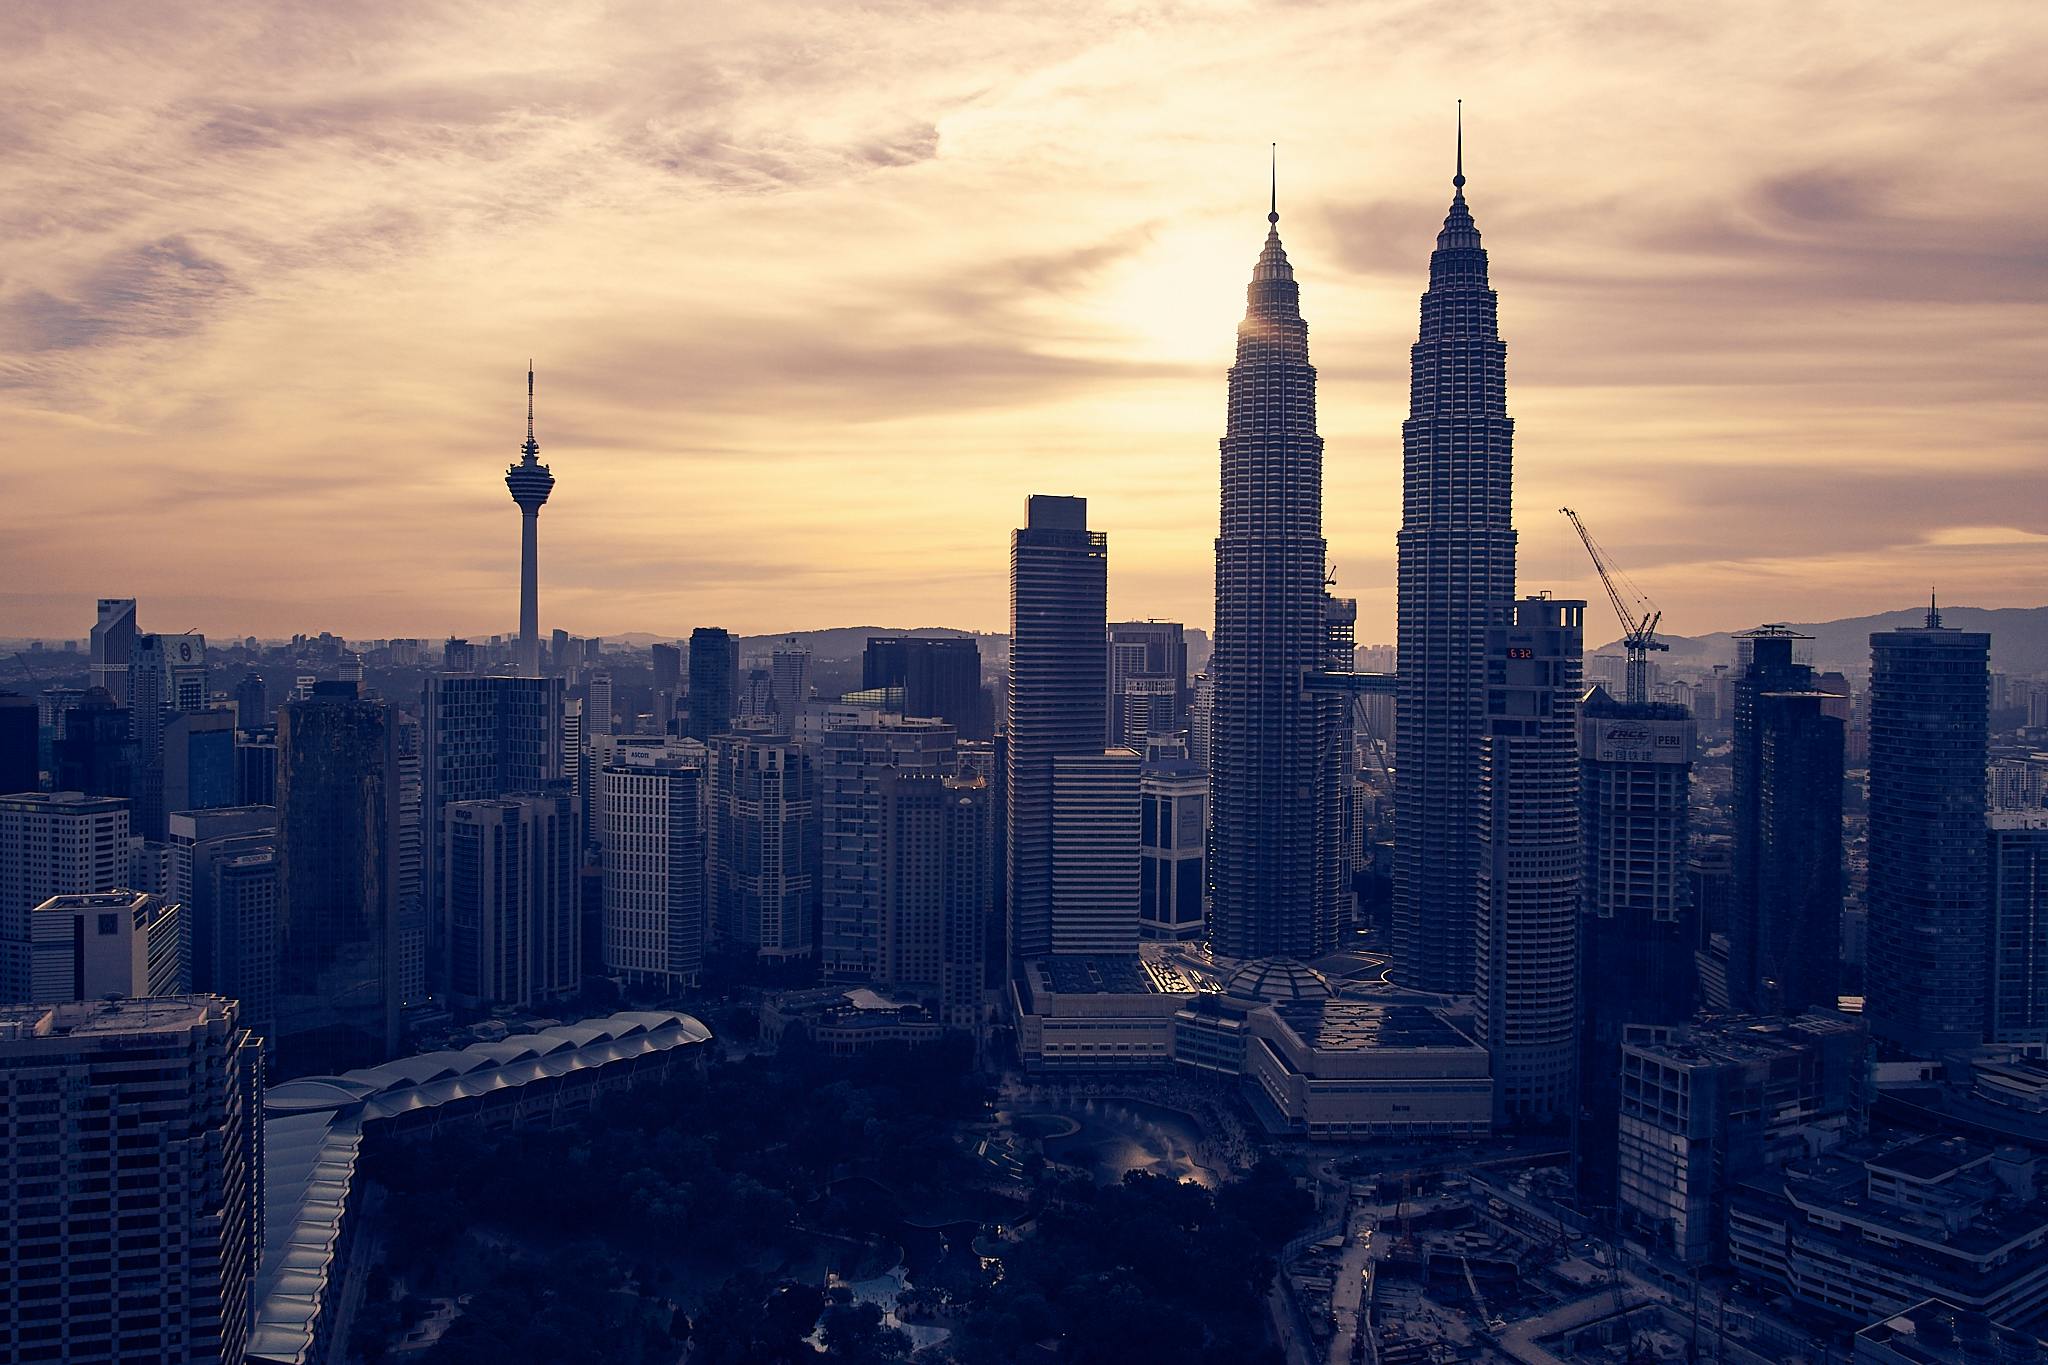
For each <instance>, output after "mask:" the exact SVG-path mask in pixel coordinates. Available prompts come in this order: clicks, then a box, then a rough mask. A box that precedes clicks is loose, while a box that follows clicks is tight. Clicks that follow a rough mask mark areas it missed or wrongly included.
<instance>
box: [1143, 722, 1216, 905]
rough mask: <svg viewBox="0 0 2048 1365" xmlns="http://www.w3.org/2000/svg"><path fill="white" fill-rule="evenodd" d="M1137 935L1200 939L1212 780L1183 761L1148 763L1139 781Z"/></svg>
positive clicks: (1193, 764)
mask: <svg viewBox="0 0 2048 1365" xmlns="http://www.w3.org/2000/svg"><path fill="white" fill-rule="evenodd" d="M1138 812H1139V813H1138V860H1139V861H1138V933H1139V935H1140V936H1141V937H1143V938H1149V939H1196V938H1200V937H1201V936H1202V927H1203V916H1202V907H1203V902H1204V897H1205V896H1206V894H1207V891H1208V879H1207V877H1206V876H1205V875H1204V873H1203V865H1204V854H1205V852H1206V850H1207V844H1208V829H1209V775H1208V774H1207V773H1205V772H1203V771H1202V767H1201V765H1200V764H1198V763H1196V762H1194V761H1193V760H1192V759H1188V758H1184V757H1175V756H1168V757H1160V758H1148V759H1147V760H1146V761H1145V766H1144V768H1143V769H1142V770H1141V771H1140V773H1139V775H1138Z"/></svg>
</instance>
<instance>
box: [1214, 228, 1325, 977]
mask: <svg viewBox="0 0 2048 1365" xmlns="http://www.w3.org/2000/svg"><path fill="white" fill-rule="evenodd" d="M1266 221H1267V224H1268V227H1267V230H1266V244H1265V249H1264V250H1263V251H1261V252H1260V253H1259V259H1258V264H1257V265H1256V266H1254V267H1253V269H1252V279H1251V283H1250V284H1249V285H1248V286H1247V287H1246V289H1245V315H1244V321H1242V322H1240V323H1239V324H1238V327H1237V360H1236V363H1235V364H1234V365H1233V366H1231V369H1230V401H1229V410H1228V416H1227V420H1226V424H1225V428H1224V436H1223V439H1222V441H1221V442H1220V446H1221V450H1222V477H1223V485H1222V486H1223V496H1222V516H1221V521H1220V525H1219V530H1218V533H1217V536H1216V639H1215V653H1214V654H1213V655H1211V656H1210V659H1209V677H1210V683H1211V686H1212V688H1213V695H1214V710H1213V713H1212V715H1211V719H1210V739H1209V771H1210V793H1211V795H1210V817H1211V821H1212V842H1211V854H1210V859H1209V882H1210V897H1209V947H1210V949H1211V951H1213V952H1215V953H1216V954H1218V955H1219V956H1222V957H1229V958H1262V957H1287V958H1313V957H1318V956H1321V955H1322V954H1323V953H1325V952H1327V951H1329V949H1330V948H1331V947H1333V946H1334V945H1335V943H1336V938H1337V928H1338V925H1337V921H1338V910H1339V907H1340V905H1341V896H1342V887H1341V885H1340V882H1341V876H1340V869H1339V858H1338V852H1339V849H1338V838H1337V835H1338V825H1339V822H1340V820H1341V812H1340V810H1339V802H1340V801H1341V793H1340V791H1339V790H1338V787H1337V784H1336V781H1335V775H1334V772H1333V766H1332V765H1333V764H1335V763H1336V762H1337V758H1338V756H1337V752H1336V747H1337V728H1338V724H1339V721H1340V720H1341V716H1342V710H1343V706H1344V703H1343V702H1342V700H1341V699H1339V698H1338V697H1336V696H1333V695H1329V694H1325V693H1318V692H1310V691H1308V690H1307V689H1306V688H1305V687H1304V685H1303V680H1304V679H1305V678H1306V677H1307V676H1308V675H1309V674H1312V673H1316V672H1320V671H1321V670H1322V669H1323V668H1324V666H1325V664H1326V648H1325V647H1326V643H1327V628H1326V623H1325V620H1324V607H1325V594H1324V591H1323V579H1324V566H1325V555H1324V551H1325V545H1324V542H1323V438H1322V437H1321V436H1319V435H1317V434H1316V372H1315V369H1314V368H1313V367H1312V366H1311V365H1310V364H1309V363H1308V324H1307V323H1306V322H1304V321H1302V317H1301V308H1300V300H1301V291H1300V287H1299V286H1298V285H1297V284H1296V283H1295V280H1294V268H1293V267H1292V266H1291V265H1289V264H1288V261H1287V252H1286V250H1285V249H1284V248H1283V247H1282V246H1281V245H1280V228H1279V223H1280V213H1279V205H1278V200H1277V194H1276V198H1275V202H1274V204H1273V206H1272V208H1271V210H1270V211H1269V212H1268V213H1267V215H1266Z"/></svg>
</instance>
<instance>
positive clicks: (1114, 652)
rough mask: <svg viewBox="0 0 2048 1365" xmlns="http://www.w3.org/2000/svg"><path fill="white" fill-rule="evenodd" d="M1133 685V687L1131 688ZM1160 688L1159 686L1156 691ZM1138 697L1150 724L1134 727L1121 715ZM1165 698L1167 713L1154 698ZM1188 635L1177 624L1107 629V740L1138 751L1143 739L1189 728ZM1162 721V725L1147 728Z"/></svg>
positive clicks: (1117, 624)
mask: <svg viewBox="0 0 2048 1365" xmlns="http://www.w3.org/2000/svg"><path fill="white" fill-rule="evenodd" d="M1134 684H1135V686H1134ZM1156 684H1164V686H1163V687H1158V686H1155V685H1156ZM1134 693H1135V694H1136V696H1137V697H1138V698H1140V700H1139V701H1138V702H1137V703H1136V705H1137V706H1139V707H1141V708H1143V709H1144V710H1145V711H1146V713H1147V714H1146V715H1145V716H1144V717H1143V719H1144V720H1146V721H1147V722H1148V723H1147V724H1145V725H1143V726H1138V727H1134V726H1133V724H1132V723H1131V718H1130V717H1128V716H1126V714H1125V711H1126V708H1127V707H1128V706H1130V705H1131V703H1130V702H1129V701H1127V698H1129V697H1130V696H1131V695H1132V694H1134ZM1162 694H1163V695H1164V697H1165V699H1166V705H1165V707H1164V711H1165V714H1164V715H1163V716H1162V715H1160V714H1159V711H1160V709H1161V708H1159V707H1158V706H1157V705H1156V704H1155V703H1154V702H1153V698H1155V697H1158V696H1160V695H1162ZM1190 699H1191V693H1190V692H1189V689H1188V642H1187V632H1186V630H1185V628H1184V627H1183V626H1182V625H1181V623H1180V622H1178V621H1118V622H1115V623H1113V624H1112V625H1111V626H1110V628H1109V737H1110V740H1111V741H1112V742H1114V743H1117V744H1128V745H1130V746H1131V747H1132V748H1142V747H1143V745H1144V742H1145V738H1146V736H1147V735H1160V734H1165V733H1167V732H1168V731H1171V730H1178V729H1180V728H1181V727H1183V726H1184V725H1186V724H1187V712H1188V702H1189V700H1190ZM1149 722H1163V723H1156V724H1155V723H1149Z"/></svg>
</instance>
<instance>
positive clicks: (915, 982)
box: [876, 768, 992, 1031]
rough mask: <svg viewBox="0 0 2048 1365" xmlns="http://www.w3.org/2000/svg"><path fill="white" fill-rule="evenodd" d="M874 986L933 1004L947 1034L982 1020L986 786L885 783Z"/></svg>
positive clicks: (944, 780)
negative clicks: (878, 929)
mask: <svg viewBox="0 0 2048 1365" xmlns="http://www.w3.org/2000/svg"><path fill="white" fill-rule="evenodd" d="M881 797H882V800H881V821H880V823H881V834H882V848H881V859H880V868H881V879H880V880H881V905H882V914H881V922H880V935H879V942H878V944H877V949H876V959H877V963H878V971H877V973H876V977H877V980H878V981H880V982H881V984H883V985H885V986H888V987H890V988H892V989H896V990H903V991H913V992H916V993H917V994H919V995H921V996H923V997H924V998H925V999H926V1000H928V1001H929V1002H930V1003H931V1006H932V1013H933V1014H934V1015H935V1016H936V1017H937V1018H938V1019H939V1021H940V1022H941V1023H943V1024H945V1025H946V1026H947V1027H948V1028H960V1029H969V1030H977V1031H978V1028H979V1025H980V1021H981V1003H982V970H983V965H982V964H983V958H982V953H983V934H984V932H985V926H986V924H987V921H988V916H989V906H990V897H991V892H992V883H991V881H990V868H989V850H990V839H989V808H988V784H987V783H986V782H984V781H983V780H982V779H980V778H968V777H954V776H949V775H947V774H944V773H939V772H933V771H919V770H914V769H900V768H899V769H892V770H891V771H889V772H888V773H887V774H886V775H885V776H884V778H883V779H882V783H881Z"/></svg>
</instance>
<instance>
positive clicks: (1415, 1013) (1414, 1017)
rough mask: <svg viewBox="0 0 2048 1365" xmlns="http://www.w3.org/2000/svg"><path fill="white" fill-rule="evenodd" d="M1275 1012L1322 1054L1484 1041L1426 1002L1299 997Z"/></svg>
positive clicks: (1465, 1046) (1464, 1046) (1468, 1045)
mask: <svg viewBox="0 0 2048 1365" xmlns="http://www.w3.org/2000/svg"><path fill="white" fill-rule="evenodd" d="M1271 1008H1272V1010H1273V1013H1274V1015H1275V1016H1277V1017H1278V1018H1279V1020H1280V1022H1281V1023H1283V1024H1285V1025H1286V1026H1287V1027H1288V1029H1289V1030H1290V1031H1292V1032H1293V1033H1294V1034H1295V1036H1297V1037H1299V1038H1300V1039H1301V1040H1302V1041H1303V1042H1304V1043H1306V1044H1308V1045H1309V1046H1310V1047H1312V1048H1314V1049H1315V1050H1316V1051H1318V1052H1371V1051H1383V1050H1385V1049H1388V1048H1449V1049H1453V1050H1456V1051H1460V1052H1465V1051H1471V1050H1473V1049H1475V1048H1477V1047H1478V1046H1479V1045H1478V1044H1477V1043H1475V1042H1473V1041H1472V1040H1471V1039H1470V1038H1467V1037H1466V1036H1465V1035H1464V1034H1462V1033H1460V1032H1459V1031H1458V1030H1457V1029H1455V1028H1453V1027H1452V1026H1451V1025H1450V1024H1449V1023H1448V1022H1447V1021H1446V1020H1445V1019H1444V1017H1443V1016H1442V1015H1441V1014H1439V1013H1437V1012H1436V1011H1435V1010H1432V1009H1429V1008H1427V1007H1426V1006H1422V1005H1405V1004H1383V1003H1380V1002H1377V1001H1369V1000H1342V999H1337V1000H1330V999H1325V1000H1299V1001H1294V1002H1291V1003H1281V1004H1275V1005H1273V1006H1272V1007H1271Z"/></svg>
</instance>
